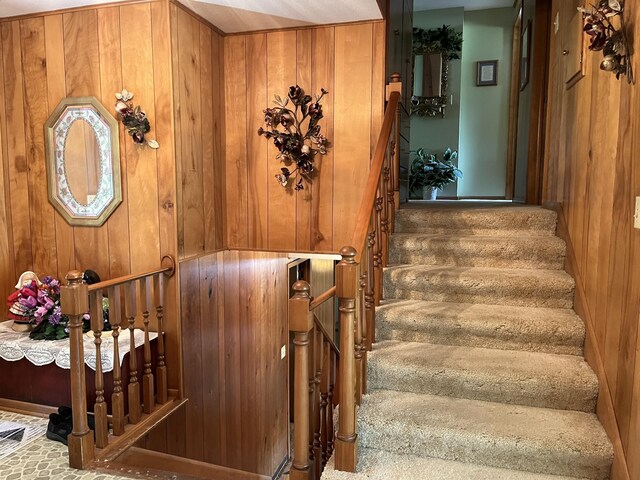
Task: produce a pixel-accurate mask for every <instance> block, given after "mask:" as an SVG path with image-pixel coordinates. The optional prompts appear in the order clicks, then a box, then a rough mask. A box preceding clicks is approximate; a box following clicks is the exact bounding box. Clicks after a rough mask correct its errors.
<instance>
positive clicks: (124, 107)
mask: <svg viewBox="0 0 640 480" xmlns="http://www.w3.org/2000/svg"><path fill="white" fill-rule="evenodd" d="M132 99H133V93H131V92H129V91H127V89H126V88H125V89H123V90H122V91H121V92H120V93H116V104H115V109H116V114H117V116H118V119H119V120H120V121H122V124H123V125H124V126H125V127H126V129H127V133H128V134H129V135H131V138H133V141H134V143H137V144H139V145H144V144H145V143H146V144H147V145H149V147H151V148H159V147H160V145H159V144H158V142H156V141H155V140H150V139H147V138H146V137H145V135H146V134H147V133H149V131H150V130H151V125H150V124H149V119H148V118H147V115H146V114H145V113H144V111H143V110H142V109H141V108H140V105H138V106H135V107H134V106H133V102H132V101H131V100H132Z"/></svg>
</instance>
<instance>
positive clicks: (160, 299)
mask: <svg viewBox="0 0 640 480" xmlns="http://www.w3.org/2000/svg"><path fill="white" fill-rule="evenodd" d="M164 282H165V279H164V275H163V274H159V275H155V276H154V277H153V303H154V304H155V306H156V320H157V321H158V366H157V367H156V383H157V386H158V394H157V401H158V403H160V404H163V403H167V397H168V386H167V366H166V365H165V359H164V330H163V319H164V307H163V303H164Z"/></svg>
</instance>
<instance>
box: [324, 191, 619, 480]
mask: <svg viewBox="0 0 640 480" xmlns="http://www.w3.org/2000/svg"><path fill="white" fill-rule="evenodd" d="M555 226H556V215H555V213H554V212H552V211H549V210H544V209H541V208H537V207H523V206H500V207H492V208H483V207H478V206H476V205H473V206H468V207H467V206H465V204H464V203H461V204H458V205H447V206H446V207H443V208H437V207H428V208H422V209H420V208H413V209H404V210H400V211H399V212H398V215H397V220H396V233H395V234H394V235H393V236H392V238H391V241H390V260H391V262H392V263H393V265H391V266H390V267H389V268H387V269H386V270H385V273H384V295H385V301H384V302H383V305H381V306H380V307H379V308H378V309H377V312H376V323H377V342H378V343H376V344H375V346H374V350H373V352H371V354H370V357H369V364H368V368H369V372H368V375H369V394H368V395H366V396H365V398H364V400H363V404H362V406H361V407H360V409H359V413H358V448H359V451H360V455H359V463H358V471H357V473H355V474H349V473H345V472H337V471H335V470H334V469H333V466H332V464H329V465H328V466H327V469H326V470H325V473H324V474H323V477H322V478H323V479H328V480H364V479H374V480H382V479H394V480H415V479H434V480H464V479H478V480H485V479H486V480H489V479H496V480H502V479H504V480H507V479H512V480H553V479H556V480H562V479H564V480H567V479H576V478H578V479H590V480H606V479H608V478H609V472H610V468H611V461H612V448H611V444H610V442H609V440H608V438H607V436H606V434H605V432H604V430H603V428H602V426H601V425H600V424H599V423H598V420H597V418H596V416H595V414H594V410H595V405H596V400H597V392H598V383H597V378H596V376H595V374H594V373H593V371H592V370H591V368H590V367H589V366H588V365H587V364H586V362H585V361H584V358H583V356H582V355H583V350H582V349H583V344H584V336H585V332H584V325H583V323H582V321H581V320H580V319H579V318H578V317H577V315H575V313H574V312H573V310H572V307H573V291H574V282H573V279H572V278H571V277H570V276H569V275H568V274H567V273H565V272H564V271H563V270H562V266H563V262H564V255H565V245H564V243H563V242H562V241H561V240H560V239H559V238H557V237H556V236H555Z"/></svg>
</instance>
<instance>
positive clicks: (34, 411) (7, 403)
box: [0, 398, 58, 418]
mask: <svg viewBox="0 0 640 480" xmlns="http://www.w3.org/2000/svg"><path fill="white" fill-rule="evenodd" d="M0 410H4V411H5V412H13V413H20V414H22V415H31V416H32V417H42V418H48V417H49V414H50V413H57V412H58V409H57V408H56V407H50V406H49V405H39V404H37V403H28V402H20V401H18V400H10V399H8V398H0Z"/></svg>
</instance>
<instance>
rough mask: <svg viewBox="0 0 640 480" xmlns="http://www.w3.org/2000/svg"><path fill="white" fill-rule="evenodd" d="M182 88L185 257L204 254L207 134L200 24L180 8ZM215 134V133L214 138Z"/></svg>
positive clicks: (181, 175) (182, 246) (182, 245)
mask: <svg viewBox="0 0 640 480" xmlns="http://www.w3.org/2000/svg"><path fill="white" fill-rule="evenodd" d="M177 15H178V19H177V31H176V32H174V33H175V34H176V35H177V36H178V64H177V65H175V68H177V69H178V74H177V78H178V83H177V84H176V85H175V87H176V88H177V89H178V96H179V104H178V108H177V115H176V116H177V122H176V124H177V125H178V128H177V131H178V135H179V136H180V137H181V140H180V150H179V151H178V152H177V155H178V156H177V158H176V166H177V173H178V181H179V184H180V188H181V189H182V195H181V199H182V203H181V204H180V205H179V206H178V208H179V209H180V210H181V212H182V215H179V219H178V222H179V223H181V229H180V232H181V235H179V237H178V238H179V240H178V241H179V247H178V248H179V251H180V256H181V257H183V258H184V257H190V256H193V255H197V254H199V253H202V252H204V205H203V200H204V193H203V188H204V187H203V170H202V166H203V147H204V145H203V143H202V140H203V132H202V117H201V114H202V111H201V108H202V105H201V91H200V82H201V77H200V69H201V56H200V55H201V52H200V23H199V22H198V20H196V19H195V18H193V17H192V16H191V15H189V14H188V13H187V12H185V11H184V10H182V9H177ZM212 134H213V132H211V135H212ZM180 242H181V243H180Z"/></svg>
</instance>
